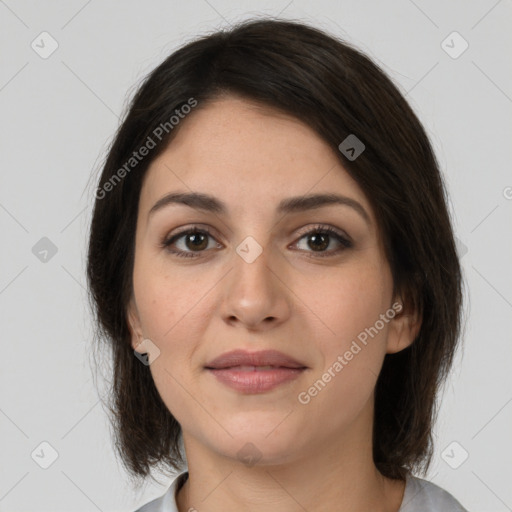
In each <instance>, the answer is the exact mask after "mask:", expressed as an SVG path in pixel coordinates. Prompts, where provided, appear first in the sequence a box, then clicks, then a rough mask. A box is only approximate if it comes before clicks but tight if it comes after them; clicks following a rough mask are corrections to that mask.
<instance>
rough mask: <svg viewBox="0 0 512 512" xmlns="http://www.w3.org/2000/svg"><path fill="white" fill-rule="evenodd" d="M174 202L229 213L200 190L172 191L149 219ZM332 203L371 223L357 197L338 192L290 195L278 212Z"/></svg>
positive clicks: (160, 200)
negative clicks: (354, 212)
mask: <svg viewBox="0 0 512 512" xmlns="http://www.w3.org/2000/svg"><path fill="white" fill-rule="evenodd" d="M172 204H181V205H185V206H189V207H190V208H194V209H196V210H202V211H205V212H210V213H215V214H218V215H227V213H228V208H227V206H226V204H225V203H223V202H222V201H220V200H219V199H217V198H216V197H214V196H211V195H209V194H204V193H200V192H190V193H182V192H171V193H169V194H166V195H165V196H163V197H162V198H160V199H159V200H158V201H157V202H156V203H155V204H154V205H153V207H152V208H151V210H149V213H148V220H149V217H150V216H151V215H153V214H154V213H155V212H156V211H158V210H161V209H162V208H164V207H166V206H169V205H172ZM330 205H343V206H349V207H350V208H353V209H354V210H355V211H356V212H357V213H359V215H361V217H363V219H364V220H365V221H366V223H367V224H368V225H371V220H370V216H369V215H368V213H367V211H366V210H365V209H364V208H363V206H362V205H361V204H360V203H358V202H357V201H356V200H355V199H352V198H350V197H347V196H341V195H338V194H310V195H306V196H297V197H289V198H286V199H283V200H282V201H281V202H280V203H279V204H278V206H277V209H276V213H277V214H285V213H296V212H303V211H307V210H314V209H317V208H322V207H325V206H330Z"/></svg>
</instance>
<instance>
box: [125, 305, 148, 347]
mask: <svg viewBox="0 0 512 512" xmlns="http://www.w3.org/2000/svg"><path fill="white" fill-rule="evenodd" d="M126 313H127V317H128V326H129V328H130V333H131V338H132V339H131V345H132V348H133V349H134V350H136V349H137V347H138V345H139V344H140V342H141V341H142V340H143V339H144V336H143V334H142V327H141V325H140V317H139V312H138V311H137V306H136V305H135V301H134V299H133V297H132V298H131V299H130V303H129V304H128V309H127V312H126Z"/></svg>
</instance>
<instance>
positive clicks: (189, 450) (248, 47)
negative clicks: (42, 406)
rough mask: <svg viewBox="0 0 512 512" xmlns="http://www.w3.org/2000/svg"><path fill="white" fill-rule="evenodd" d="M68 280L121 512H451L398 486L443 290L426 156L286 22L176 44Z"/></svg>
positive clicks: (441, 239)
mask: <svg viewBox="0 0 512 512" xmlns="http://www.w3.org/2000/svg"><path fill="white" fill-rule="evenodd" d="M88 283H89V287H90V291H91V300H92V306H93V308H94V312H95V314H96V319H97V322H98V327H99V334H100V335H101V337H102V338H105V339H106V340H107V341H108V343H109V345H110V346H111V347H112V350H113V357H114V363H115V364H114V375H113V389H112V401H113V403H112V410H113V412H114V421H115V426H116V434H117V443H116V444H117V447H118V449H119V451H120V454H121V456H122V459H123V461H124V463H125V465H126V467H127V468H128V469H129V471H130V472H131V474H133V475H134V476H136V477H145V476H148V475H150V473H151V470H152V469H153V468H159V469H164V470H165V469H170V470H177V471H178V472H179V475H178V476H177V477H175V479H174V481H173V482H172V484H171V486H170V487H169V489H168V491H167V492H166V494H165V495H164V496H162V497H160V498H158V499H156V500H154V501H152V502H150V503H148V504H147V505H146V506H144V507H142V508H141V509H139V511H145V512H147V511H156V510H158V511H179V512H184V511H190V510H198V511H201V510H205V511H206V510H208V511H209V512H215V511H217V510H222V511H229V510H240V509H249V508H250V510H253V511H260V510H264V511H267V510H279V511H288V510H290V511H291V510H300V509H303V510H310V511H313V510H315V511H316V510H338V511H356V510H373V511H389V512H397V511H400V512H406V511H407V512H412V511H415V512H419V511H423V510H427V509H428V510H430V511H432V510H443V511H445V510H457V511H464V508H462V506H461V504H460V503H459V502H458V501H457V500H456V499H455V498H454V497H453V496H451V495H450V494H449V493H448V492H446V491H444V490H443V489H441V488H440V487H438V486H436V485H434V484H432V483H430V482H427V481H426V480H423V479H421V478H419V477H416V476H414V475H413V471H423V472H425V471H426V470H427V468H428V466H429V464H430V460H431V456H432V449H433V446H432V428H433V421H434V419H435V413H436V396H437V394H438V391H439V386H440V384H441V383H442V382H443V380H444V379H445V378H446V376H447V374H448V372H449V369H450V367H451V364H452V360H453V356H454V352H455V350H456V347H457V343H458V339H459V334H460V325H461V319H460V316H461V304H462V292H461V287H462V276H461V269H460V266H459V261H458V258H457V253H456V248H455V243H454V236H453V231H452V226H451V221H450V217H449V214H448V211H447V206H446V192H445V188H444V184H443V181H442V178H441V175H440V171H439V168H438V165H437V162H436V159H435V156H434V154H433V151H432V148H431V145H430V143H429V140H428V138H427V136H426V134H425V132H424V129H423V128H422V126H421V124H420V122H419V121H418V119H417V117H416V116H415V114H414V113H413V111H412V110H411V108H410V107H409V106H408V104H407V102H406V101H405V99H404V98H403V97H402V95H401V94H400V93H399V91H398V90H397V88H396V87H395V86H394V85H393V84H392V82H391V81H390V80H389V79H388V78H387V77H386V75H385V74H384V73H383V72H382V71H381V70H380V69H379V68H378V67H377V66H376V65H375V64H373V63H372V62H371V61H370V60H369V59H368V58H367V57H366V56H364V55H362V54H361V53H360V52H359V51H358V50H356V49H354V48H352V47H350V46H349V45H348V44H346V43H345V42H342V41H340V40H338V39H335V38H333V37H331V36H329V35H327V34H325V33H323V32H321V31H319V30H317V29H315V28H313V27H310V26H307V25H305V24H303V23H298V22H291V21H282V20H275V19H264V20H256V21H247V22H244V23H241V24H239V25H238V26H236V27H234V28H233V29H231V30H229V31H225V32H222V31H221V32H218V33H215V34H212V35H209V36H205V37H202V38H199V39H197V40H196V41H193V42H191V43H189V44H187V45H185V46H184V47H182V48H181V49H179V50H178V51H176V52H174V53H173V54H172V55H170V56H169V57H168V58H167V59H166V60H165V61H164V62H163V63H162V64H161V65H160V66H158V67H157V68H156V69H155V70H154V71H153V72H152V73H151V74H150V75H149V76H148V77H147V79H146V80H145V81H144V83H143V84H142V85H141V86H140V88H139V89H138V91H137V93H136V94H135V97H134V98H133V100H132V103H131V105H130V107H129V110H128V113H127V115H126V117H125V119H124V121H123V123H122V125H121V126H120V128H119V131H118V133H117V135H116V138H115V140H114V142H113V145H112V147H111V148H110V151H109V154H108V157H107V159H106V161H105V164H104V167H103V172H102V175H101V177H100V180H99V184H98V188H97V192H96V202H95V207H94V213H93V219H92V224H91V232H90V241H89V254H88Z"/></svg>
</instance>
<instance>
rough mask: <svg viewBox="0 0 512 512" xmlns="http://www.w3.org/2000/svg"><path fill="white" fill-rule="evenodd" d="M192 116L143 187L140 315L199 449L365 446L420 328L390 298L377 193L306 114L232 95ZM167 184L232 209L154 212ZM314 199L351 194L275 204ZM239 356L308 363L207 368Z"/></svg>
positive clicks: (136, 316) (242, 452) (263, 457)
mask: <svg viewBox="0 0 512 512" xmlns="http://www.w3.org/2000/svg"><path fill="white" fill-rule="evenodd" d="M199 107H201V105H199ZM181 122H182V123H183V125H182V126H181V127H180V131H179V132H178V134H177V136H176V138H175V139H174V140H173V141H172V143H171V144H170V145H169V147H168V148H167V149H166V150H165V151H164V152H163V153H162V154H161V155H160V156H159V157H158V158H157V159H156V160H155V161H154V162H153V163H152V164H151V166H150V168H149V169H148V172H147V175H146V177H145V180H144V184H143V188H142V190H141V196H140V203H139V212H138V222H137V231H136V249H135V263H134V271H133V285H134V297H133V300H132V303H131V304H130V308H129V319H130V327H131V331H132V334H133V342H132V344H133V347H134V348H138V352H141V353H144V352H148V351H149V353H150V361H152V362H151V364H150V371H151V374H152V376H153V378H154V381H155V385H156V387H157V389H158V391H159V393H160V395H161V397H162V399H163V401H164V402H165V404H166V406H167V407H168V409H169V410H170V412H171V413H172V414H173V416H174V417H175V418H176V419H177V421H178V422H179V423H180V424H181V427H182V429H183V435H184V441H185V446H186V447H187V451H188V449H189V448H190V449H191V447H192V446H196V447H198V449H203V450H208V451H209V452H210V453H214V454H217V455H219V456H223V457H228V458H232V459H233V460H235V459H238V460H241V461H247V460H249V459H250V458H251V457H252V459H251V460H253V459H254V460H255V459H260V460H259V463H260V464H261V463H267V464H279V463H284V462H288V461H292V460H294V459H298V458H299V457H304V456H307V455H308V454H313V453H318V450H321V449H325V448H326V447H328V449H329V450H332V449H333V446H334V445H335V444H336V443H343V445H344V446H356V445H357V442H358V441H359V442H363V441H364V442H368V437H369V436H371V428H372V414H373V391H374V387H375V383H376V380H377V376H378V374H379V371H380V369H381V365H382V363H383V359H384V356H385V354H386V353H387V352H396V351H399V350H401V349H403V348H405V347H406V346H408V345H409V344H410V342H412V340H413V339H414V336H415V334H416V332H417V331H414V330H412V327H411V323H410V322H409V321H408V317H406V315H404V314H403V312H402V314H399V313H398V311H399V309H400V306H398V305H397V304H398V303H399V301H396V302H394V301H395V298H394V297H392V285H393V283H392V278H391V273H390V268H389V265H388V262H387V261H386V258H385V256H384V252H383V247H382V244H381V243H380V240H379V233H378V232H377V228H376V219H375V217H374V212H373V211H372V209H371V208H370V204H369V202H368V201H367V199H366V198H365V196H364V195H363V193H362V191H361V189H360V188H359V186H358V185H357V184H356V182H355V181H354V180H353V179H352V178H351V177H350V176H349V174H348V173H347V172H346V171H345V170H344V169H343V167H342V165H341V163H340V159H339V156H340V155H337V154H336V153H335V152H334V151H333V150H332V149H330V147H329V146H328V145H327V144H326V143H325V142H324V141H323V140H322V139H320V138H319V137H318V136H317V135H316V134H315V132H313V131H312V130H311V129H310V128H309V127H308V126H307V125H305V124H303V123H301V122H300V121H298V120H296V119H293V118H290V117H286V116H283V115H279V114H277V113H275V112H272V111H271V110H262V109H259V108H258V107H257V106H256V105H255V104H253V103H250V102H247V101H246V100H242V99H238V98H234V97H229V98H223V99H221V100H217V101H215V102H214V103H212V104H210V105H208V106H206V107H204V108H202V109H198V110H196V111H194V112H193V113H192V114H190V116H189V117H188V118H186V119H185V120H184V121H181ZM340 142H341V140H340ZM171 193H181V194H191V193H199V194H203V195H208V196H211V197H212V198H215V202H218V203H221V204H222V205H223V211H221V210H220V209H218V210H216V211H211V209H209V208H207V207H203V208H199V207H195V206H194V204H193V203H190V204H189V205H186V204H183V203H180V202H167V203H166V204H163V205H162V203H160V207H157V208H155V209H154V210H153V211H152V212H151V210H152V208H153V206H154V205H155V204H156V203H157V202H158V201H160V200H161V199H162V198H164V197H165V196H167V195H168V194H171ZM316 194H331V195H332V194H335V195H339V196H342V197H343V198H347V199H346V200H342V201H345V203H344V204H342V203H328V204H319V203H317V204H316V207H311V205H312V203H309V207H308V208H306V207H307V206H308V203H307V202H305V203H303V204H302V207H301V203H296V207H295V208H288V209H282V210H280V209H279V205H280V203H281V202H283V201H289V200H290V198H299V199H304V198H306V197H309V196H310V195H316ZM196 204H197V202H196ZM208 205H210V206H211V205H212V203H211V202H207V204H206V205H205V206H208ZM194 228H196V230H198V231H199V233H196V234H195V235H194V234H193V233H192V234H190V233H189V234H188V236H187V235H186V234H184V235H183V233H186V232H187V231H189V230H193V229H194ZM326 228H329V229H332V230H333V231H334V234H329V233H327V234H326V233H325V232H323V230H325V229H326ZM205 229H208V232H209V233H206V232H205V231H204V230H205ZM201 230H202V231H201ZM178 233H180V234H182V236H180V237H177V238H174V239H173V240H172V241H171V244H170V245H169V246H167V247H165V246H163V244H164V242H165V241H166V240H167V241H168V240H170V239H172V238H173V237H174V235H176V234H178ZM308 233H310V234H309V235H308ZM337 234H338V235H339V236H340V237H341V240H343V239H345V240H347V241H348V242H350V243H349V244H348V245H347V244H346V243H344V242H342V241H340V240H339V239H338V238H337ZM172 251H177V252H179V251H181V252H182V256H179V255H177V254H176V253H173V252H172ZM187 256H188V257H187ZM142 339H145V340H146V341H144V343H143V344H142V345H140V346H139V345H138V344H139V342H140V341H141V340H142ZM148 340H149V341H148ZM233 350H242V351H247V352H259V351H262V350H277V351H279V352H281V353H283V354H285V355H286V356H289V357H291V358H293V359H294V360H295V361H297V362H298V363H300V364H299V366H302V367H304V369H299V370H297V369H296V370H290V369H289V368H288V369H283V368H282V369H281V370H276V369H275V368H274V369H273V370H265V369H261V368H260V369H258V370H257V371H258V372H259V373H258V375H255V372H253V371H251V375H249V371H250V370H249V369H247V368H245V369H244V368H240V367H238V368H233V369H231V370H224V371H223V372H221V371H219V370H211V369H207V368H206V367H207V366H208V364H209V363H211V361H212V360H213V359H215V358H217V357H218V356H220V355H222V354H224V353H226V352H230V351H233ZM141 364H143V363H141ZM231 364H232V365H235V366H236V364H235V363H233V362H231ZM277 365H278V364H277ZM264 372H266V373H264ZM222 376H224V378H225V379H227V380H223V379H222ZM280 378H282V379H283V381H282V382H281V383H280V384H276V385H274V386H267V387H265V385H263V386H262V387H258V386H257V382H260V381H265V382H268V381H271V380H272V379H276V380H279V379H280ZM233 380H234V381H236V382H239V384H238V386H235V387H233V386H232V385H228V383H227V381H233ZM256 381H257V382H256ZM240 382H241V384H240ZM247 443H252V444H250V445H249V444H247ZM347 443H352V444H347ZM199 447H200V448H199Z"/></svg>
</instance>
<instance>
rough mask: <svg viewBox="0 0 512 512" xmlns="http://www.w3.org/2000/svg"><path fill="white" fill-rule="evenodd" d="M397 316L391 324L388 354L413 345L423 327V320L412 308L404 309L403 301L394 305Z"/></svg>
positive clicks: (393, 308) (398, 301) (387, 347)
mask: <svg viewBox="0 0 512 512" xmlns="http://www.w3.org/2000/svg"><path fill="white" fill-rule="evenodd" d="M392 310H393V311H395V316H394V317H393V318H392V319H391V320H390V322H389V330H388V339H387V346H386V353H387V354H394V353H396V352H400V351H401V350H403V349H404V348H407V347H409V346H410V345H412V343H413V342H414V340H415V339H416V337H417V336H418V333H419V332H420V327H421V318H420V316H419V315H418V314H417V312H416V311H415V310H414V309H413V308H411V307H408V308H407V307H404V305H403V301H402V300H397V301H395V302H394V303H393V307H392Z"/></svg>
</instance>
